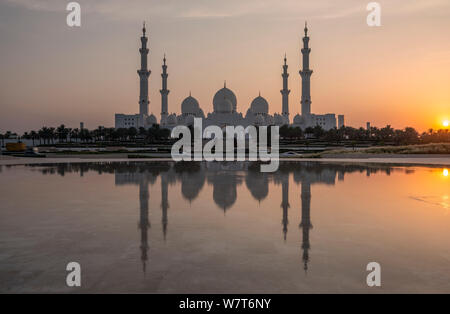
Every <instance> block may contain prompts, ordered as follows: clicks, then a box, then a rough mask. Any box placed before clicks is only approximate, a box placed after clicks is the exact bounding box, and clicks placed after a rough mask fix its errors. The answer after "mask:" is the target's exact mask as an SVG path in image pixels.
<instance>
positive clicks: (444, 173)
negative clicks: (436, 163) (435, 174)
mask: <svg viewBox="0 0 450 314" xmlns="http://www.w3.org/2000/svg"><path fill="white" fill-rule="evenodd" d="M442 174H443V175H444V177H448V169H444V170H443V171H442Z"/></svg>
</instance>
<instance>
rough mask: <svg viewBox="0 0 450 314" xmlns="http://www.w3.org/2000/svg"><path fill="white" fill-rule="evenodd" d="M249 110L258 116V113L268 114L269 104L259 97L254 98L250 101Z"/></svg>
mask: <svg viewBox="0 0 450 314" xmlns="http://www.w3.org/2000/svg"><path fill="white" fill-rule="evenodd" d="M250 108H251V109H252V111H253V113H255V114H258V113H265V114H268V113H269V103H268V102H267V100H265V99H264V98H263V97H261V96H258V97H256V98H255V99H254V100H253V101H252V104H251V105H250Z"/></svg>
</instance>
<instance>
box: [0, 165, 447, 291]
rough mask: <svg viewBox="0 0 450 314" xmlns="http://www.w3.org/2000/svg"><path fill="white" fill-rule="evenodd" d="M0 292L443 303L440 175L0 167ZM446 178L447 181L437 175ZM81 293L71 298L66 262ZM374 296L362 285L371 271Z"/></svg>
mask: <svg viewBox="0 0 450 314" xmlns="http://www.w3.org/2000/svg"><path fill="white" fill-rule="evenodd" d="M0 170H1V172H0V184H1V187H2V188H1V190H0V292H12V293H17V292H45V293H48V292H146V293H170V292H174V293H316V292H445V293H450V284H449V282H450V244H449V239H450V200H449V194H450V189H449V187H450V177H449V176H448V171H447V172H446V171H445V169H443V168H439V167H411V166H408V167H405V166H401V165H388V164H384V165H382V164H380V165H377V164H337V163H329V164H328V163H319V162H286V163H282V164H281V165H280V169H279V170H278V171H277V172H275V173H260V172H259V165H256V164H252V163H236V162H232V163H194V162H192V163H173V162H98V163H61V164H41V165H39V164H38V165H25V166H8V167H5V166H3V167H1V168H0ZM445 174H447V175H445ZM72 261H76V262H78V263H80V265H81V268H82V286H81V287H80V288H69V287H67V286H66V275H67V272H66V270H65V268H66V265H67V263H69V262H72ZM373 261H375V262H378V263H380V265H381V267H382V287H381V288H369V287H367V285H366V275H367V273H368V272H367V271H366V265H367V264H368V263H369V262H373Z"/></svg>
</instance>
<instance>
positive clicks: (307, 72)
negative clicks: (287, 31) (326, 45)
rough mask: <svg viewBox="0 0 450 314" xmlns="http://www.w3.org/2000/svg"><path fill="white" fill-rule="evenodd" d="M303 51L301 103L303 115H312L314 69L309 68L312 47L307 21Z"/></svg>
mask: <svg viewBox="0 0 450 314" xmlns="http://www.w3.org/2000/svg"><path fill="white" fill-rule="evenodd" d="M301 51H302V55H303V69H302V70H300V72H299V73H300V76H301V77H302V99H301V101H300V103H301V105H302V116H309V115H311V75H312V73H313V71H312V70H311V69H310V68H309V54H310V53H311V48H309V37H308V24H307V23H306V22H305V36H304V37H303V48H302V50H301Z"/></svg>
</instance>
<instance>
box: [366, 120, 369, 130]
mask: <svg viewBox="0 0 450 314" xmlns="http://www.w3.org/2000/svg"><path fill="white" fill-rule="evenodd" d="M366 130H367V131H370V122H367V124H366Z"/></svg>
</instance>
